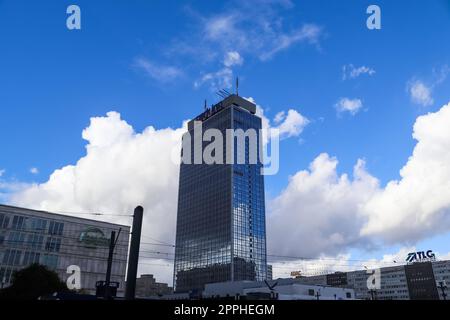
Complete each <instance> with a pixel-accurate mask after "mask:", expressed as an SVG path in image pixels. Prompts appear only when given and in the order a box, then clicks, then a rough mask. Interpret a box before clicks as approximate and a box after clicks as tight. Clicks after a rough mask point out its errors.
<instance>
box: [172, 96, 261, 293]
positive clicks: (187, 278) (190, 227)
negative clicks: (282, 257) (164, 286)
mask: <svg viewBox="0 0 450 320" xmlns="http://www.w3.org/2000/svg"><path fill="white" fill-rule="evenodd" d="M255 112H256V106H255V104H253V103H251V102H250V101H248V100H246V99H243V98H241V97H239V96H237V95H230V96H228V97H226V98H224V100H223V101H221V102H219V103H218V104H216V105H214V106H213V107H212V108H209V109H207V110H206V111H205V112H203V113H202V114H201V115H199V116H198V117H196V118H195V119H194V120H192V121H190V122H189V123H188V132H187V133H185V135H184V136H183V150H182V158H183V156H186V153H187V149H188V148H190V149H191V150H194V152H191V153H190V157H189V160H190V163H184V162H182V163H181V165H180V183H179V194H178V213H177V229H176V248H175V263H174V289H175V291H176V292H189V291H198V292H199V291H201V290H203V289H204V285H205V284H206V283H213V282H223V281H240V280H252V281H262V280H264V279H266V277H267V258H266V221H265V202H264V176H263V175H262V174H261V169H262V166H263V165H262V163H261V161H257V162H256V163H251V162H250V161H249V151H251V148H250V147H249V144H250V142H248V143H245V149H244V150H242V151H241V153H242V154H239V156H244V157H245V163H242V164H240V163H239V162H237V161H236V162H234V163H233V164H230V163H229V162H228V161H227V160H229V158H227V154H226V151H227V147H226V144H227V143H233V144H234V145H235V148H234V153H233V154H232V155H231V157H232V159H235V158H237V157H238V150H239V148H238V147H236V140H233V142H227V143H224V144H223V146H222V147H223V158H221V160H223V161H221V162H222V163H221V164H218V163H213V164H209V163H206V162H205V161H204V159H200V160H201V161H200V162H199V163H198V164H196V159H195V154H194V153H195V148H196V145H197V143H198V142H197V141H195V139H202V136H201V137H199V136H197V135H196V132H195V124H196V121H200V127H201V129H202V130H203V131H206V130H208V129H215V130H216V131H217V130H219V131H220V132H221V133H222V136H223V137H226V136H227V133H226V132H227V130H229V129H230V130H236V129H242V130H243V131H245V132H247V130H249V129H253V132H256V135H257V136H256V141H257V142H256V145H255V146H253V147H256V149H257V150H256V151H257V152H258V154H259V148H260V143H259V142H260V129H261V127H262V125H261V118H260V117H258V116H256V115H255ZM197 123H198V122H197ZM188 137H189V140H188ZM244 140H245V139H244ZM186 141H188V142H187V143H186ZM206 147H207V144H206V143H205V142H201V143H200V148H201V150H200V151H201V154H203V151H204V150H205V148H206ZM229 156H230V155H229Z"/></svg>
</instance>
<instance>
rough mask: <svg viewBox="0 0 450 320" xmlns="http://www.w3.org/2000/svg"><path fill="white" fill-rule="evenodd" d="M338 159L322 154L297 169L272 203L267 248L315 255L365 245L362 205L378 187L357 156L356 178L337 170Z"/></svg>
mask: <svg viewBox="0 0 450 320" xmlns="http://www.w3.org/2000/svg"><path fill="white" fill-rule="evenodd" d="M337 164H338V161H337V159H336V158H332V157H330V156H329V155H328V154H325V153H324V154H321V155H319V156H318V157H317V158H316V159H315V160H314V161H313V162H312V163H311V164H310V166H309V170H303V171H299V172H297V173H296V174H295V175H293V176H292V177H291V178H290V179H289V184H288V185H287V187H286V188H285V189H284V190H283V191H282V192H281V194H280V195H279V196H277V197H276V198H275V199H273V200H272V201H270V202H269V205H268V212H269V215H268V222H267V230H268V236H267V239H268V241H269V250H270V251H272V252H274V251H277V252H280V254H283V255H301V256H307V257H314V256H316V255H318V254H320V253H324V254H336V253H339V252H342V251H343V250H344V249H346V248H348V247H350V246H353V245H357V244H359V243H361V242H362V241H361V236H360V234H359V231H360V229H361V228H362V226H363V225H364V223H365V219H364V217H363V216H362V215H361V214H360V212H359V208H360V206H361V205H363V204H364V203H366V202H367V201H368V200H369V199H370V197H371V196H372V194H373V193H374V192H375V191H376V190H377V186H378V181H377V180H376V179H375V178H373V177H371V176H370V175H369V174H368V173H367V172H366V171H365V168H364V162H363V161H362V160H359V161H358V162H357V164H356V165H355V167H354V173H353V176H354V178H353V180H352V179H350V178H349V177H348V176H347V175H346V174H343V175H341V176H339V175H338V174H337V172H336V167H337Z"/></svg>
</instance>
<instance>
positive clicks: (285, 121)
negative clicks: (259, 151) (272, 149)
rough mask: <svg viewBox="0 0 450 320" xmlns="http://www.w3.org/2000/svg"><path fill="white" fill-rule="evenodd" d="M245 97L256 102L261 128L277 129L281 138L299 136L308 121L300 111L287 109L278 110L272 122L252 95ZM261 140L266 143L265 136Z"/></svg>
mask: <svg viewBox="0 0 450 320" xmlns="http://www.w3.org/2000/svg"><path fill="white" fill-rule="evenodd" d="M245 99H247V100H248V101H250V102H253V103H254V104H256V115H257V116H258V117H260V118H261V123H262V128H263V129H265V130H267V129H272V128H273V129H278V130H279V135H280V139H281V140H283V139H286V138H291V137H298V136H300V134H301V133H302V132H303V130H304V129H305V127H306V126H307V125H308V124H309V123H310V121H309V120H308V119H307V118H306V117H305V116H303V115H302V114H301V113H300V112H298V111H297V110H294V109H289V110H288V112H287V113H286V112H285V111H281V112H278V113H277V114H276V115H275V118H274V119H273V124H272V122H271V121H270V119H269V118H267V117H266V115H265V114H264V109H263V108H262V107H261V106H260V105H259V104H257V103H256V101H255V99H253V98H252V97H248V98H245ZM263 141H264V144H267V143H268V139H267V137H266V136H263Z"/></svg>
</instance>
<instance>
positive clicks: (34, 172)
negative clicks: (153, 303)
mask: <svg viewBox="0 0 450 320" xmlns="http://www.w3.org/2000/svg"><path fill="white" fill-rule="evenodd" d="M30 173H31V174H38V173H39V169H38V168H36V167H33V168H31V169H30Z"/></svg>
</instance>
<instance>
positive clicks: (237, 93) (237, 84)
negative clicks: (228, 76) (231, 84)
mask: <svg viewBox="0 0 450 320" xmlns="http://www.w3.org/2000/svg"><path fill="white" fill-rule="evenodd" d="M236 95H237V96H238V95H239V77H236Z"/></svg>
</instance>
